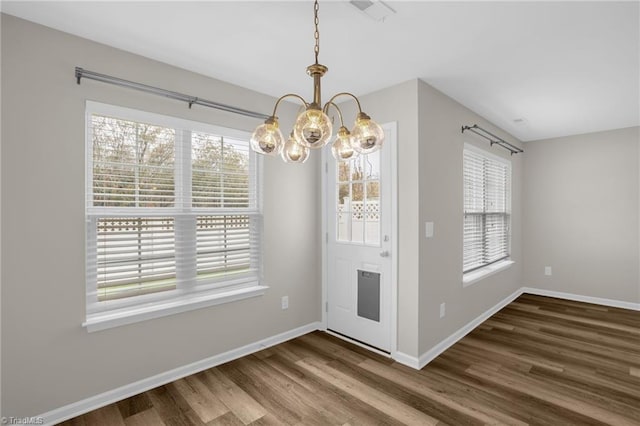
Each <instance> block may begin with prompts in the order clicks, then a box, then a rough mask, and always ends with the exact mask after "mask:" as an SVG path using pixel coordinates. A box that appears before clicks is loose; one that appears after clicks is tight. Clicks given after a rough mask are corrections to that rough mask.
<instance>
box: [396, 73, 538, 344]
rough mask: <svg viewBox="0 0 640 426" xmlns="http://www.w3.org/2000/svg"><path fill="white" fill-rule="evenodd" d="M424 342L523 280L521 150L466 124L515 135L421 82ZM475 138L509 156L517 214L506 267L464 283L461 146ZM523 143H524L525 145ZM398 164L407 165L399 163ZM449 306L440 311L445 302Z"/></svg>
mask: <svg viewBox="0 0 640 426" xmlns="http://www.w3.org/2000/svg"><path fill="white" fill-rule="evenodd" d="M418 88H419V92H418V93H419V95H418V101H419V104H418V117H419V135H420V142H419V144H420V149H419V182H420V191H419V197H420V205H419V208H420V217H419V228H418V230H417V235H419V247H420V252H419V253H420V259H419V265H420V266H419V275H420V278H419V287H420V290H419V293H420V298H419V303H420V305H419V308H418V311H419V314H420V318H419V329H420V337H419V345H420V346H419V348H420V351H419V353H420V354H424V353H425V352H427V351H429V350H430V349H432V348H433V347H434V346H435V345H437V344H438V343H439V342H441V341H442V340H443V339H445V338H446V337H448V336H450V335H451V334H452V333H454V332H455V331H457V330H458V329H460V328H461V327H463V326H464V325H466V324H467V323H469V322H470V321H472V320H473V319H475V318H476V317H478V316H479V315H481V314H482V313H484V312H485V311H487V310H488V309H489V308H491V307H493V306H494V305H495V304H496V303H498V302H499V301H501V300H503V299H504V298H505V297H507V296H509V295H510V294H512V293H513V292H514V291H515V290H517V289H518V288H520V286H521V281H520V279H521V274H522V265H523V257H522V232H521V226H522V225H521V224H522V219H521V218H522V208H521V205H522V162H523V156H522V154H517V155H513V156H510V155H509V151H507V150H505V149H503V148H500V147H499V146H497V145H494V146H493V147H490V145H489V143H488V142H487V141H486V140H485V139H483V138H481V137H479V136H477V135H474V134H473V133H469V132H465V133H464V134H462V133H461V131H460V128H461V127H462V126H463V125H473V124H478V125H479V126H481V127H483V128H485V129H487V130H488V131H490V132H492V133H494V134H496V135H498V136H501V137H503V138H504V139H505V140H507V141H508V142H510V143H513V144H515V145H517V146H520V147H522V145H521V144H520V142H519V141H518V140H517V139H516V138H514V137H513V136H511V135H509V134H507V133H505V132H503V131H501V130H500V129H498V128H496V127H495V126H493V125H492V124H491V123H489V122H487V121H486V120H484V119H482V118H481V117H480V116H478V115H477V114H476V113H474V112H473V111H471V110H469V109H467V108H465V107H464V106H462V105H461V104H459V103H458V102H456V101H454V100H453V99H451V98H449V97H448V96H446V95H444V94H443V93H441V92H439V91H437V90H436V89H434V88H433V87H431V86H429V85H428V84H426V83H424V82H422V81H420V82H419V87H418ZM465 142H466V143H470V144H473V145H475V146H477V147H479V148H481V149H483V150H486V151H488V152H491V153H493V154H495V155H499V156H501V157H504V158H507V159H508V160H510V161H511V168H512V216H511V228H512V236H511V248H512V249H511V259H512V260H513V261H515V264H514V265H512V266H511V267H510V268H509V269H507V270H504V271H501V272H498V273H497V274H495V275H492V276H489V277H486V278H484V279H483V280H481V281H478V282H476V283H474V284H472V285H470V286H468V287H463V286H462V229H463V206H462V201H463V200H462V198H463V196H462V188H463V185H462V180H463V176H462V151H463V148H464V143H465ZM525 149H526V148H525ZM400 167H403V165H401V166H400ZM424 222H433V223H434V236H433V237H432V238H426V237H425V236H424V232H425V230H424V226H425V225H424ZM443 302H444V303H445V304H446V314H445V316H444V317H443V318H440V304H441V303H443Z"/></svg>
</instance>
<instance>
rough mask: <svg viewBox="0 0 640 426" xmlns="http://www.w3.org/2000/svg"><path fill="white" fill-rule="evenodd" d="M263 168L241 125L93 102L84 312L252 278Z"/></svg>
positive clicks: (248, 281) (239, 283)
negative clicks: (212, 123) (216, 124)
mask: <svg viewBox="0 0 640 426" xmlns="http://www.w3.org/2000/svg"><path fill="white" fill-rule="evenodd" d="M98 105H99V104H98ZM257 169H258V166H257V159H256V157H255V154H254V153H253V152H252V151H251V150H250V149H249V143H248V135H245V134H244V133H242V132H238V131H235V130H230V129H222V128H217V127H214V126H209V125H205V124H202V123H194V122H190V121H186V120H180V119H175V118H172V117H166V116H160V115H156V114H150V113H144V112H141V111H134V110H130V109H126V108H118V107H111V106H103V107H99V106H95V105H94V106H93V107H92V108H88V110H87V197H86V198H87V205H86V216H87V246H86V247H87V250H86V254H87V260H86V265H87V312H88V313H95V312H104V311H109V310H111V309H120V308H122V307H129V306H135V305H137V304H148V303H150V302H153V301H165V300H167V299H171V298H173V297H178V296H181V295H184V294H187V293H189V294H190V293H198V292H215V291H219V290H221V289H229V288H231V287H246V286H248V285H255V284H256V283H257V282H258V280H259V276H260V239H261V222H262V218H261V214H260V211H259V202H258V197H259V193H258V188H259V184H258V170H257Z"/></svg>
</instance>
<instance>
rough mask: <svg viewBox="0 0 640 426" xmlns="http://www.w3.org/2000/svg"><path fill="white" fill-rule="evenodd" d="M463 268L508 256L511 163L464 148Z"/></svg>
mask: <svg viewBox="0 0 640 426" xmlns="http://www.w3.org/2000/svg"><path fill="white" fill-rule="evenodd" d="M463 170H464V242H463V246H464V250H463V272H465V273H466V272H470V271H473V270H475V269H478V268H482V267H483V266H486V265H489V264H491V263H495V262H498V261H500V260H503V259H506V258H508V257H509V253H510V247H509V246H510V221H511V214H510V213H511V165H510V164H509V163H508V162H507V161H506V160H502V159H498V158H497V157H495V158H494V157H493V156H489V155H485V154H482V153H480V152H478V151H477V150H475V149H469V148H465V150H464V165H463Z"/></svg>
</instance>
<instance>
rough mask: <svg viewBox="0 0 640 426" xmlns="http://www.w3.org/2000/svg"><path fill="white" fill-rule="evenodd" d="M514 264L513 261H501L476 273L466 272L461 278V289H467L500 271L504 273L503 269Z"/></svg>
mask: <svg viewBox="0 0 640 426" xmlns="http://www.w3.org/2000/svg"><path fill="white" fill-rule="evenodd" d="M514 263H515V262H514V261H513V260H503V261H501V262H496V263H493V264H491V265H488V266H485V267H484V268H481V269H478V270H477V271H473V272H468V273H466V274H464V275H463V276H462V287H469V286H470V285H472V284H475V283H477V282H478V281H480V280H483V279H485V278H487V277H490V276H491V275H494V274H497V273H498V272H500V271H504V270H505V269H507V268H510V267H511V265H513V264H514Z"/></svg>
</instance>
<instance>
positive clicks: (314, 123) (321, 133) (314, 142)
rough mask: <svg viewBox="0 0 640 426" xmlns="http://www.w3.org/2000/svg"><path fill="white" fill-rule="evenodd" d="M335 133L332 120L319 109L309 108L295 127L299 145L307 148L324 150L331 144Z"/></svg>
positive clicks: (299, 118)
mask: <svg viewBox="0 0 640 426" xmlns="http://www.w3.org/2000/svg"><path fill="white" fill-rule="evenodd" d="M331 132H333V126H332V125H331V120H329V117H327V114H325V113H324V112H322V111H321V110H319V109H314V108H309V109H307V110H306V111H304V112H302V113H301V114H300V115H299V116H298V119H297V120H296V124H295V125H294V126H293V134H294V136H295V138H296V140H297V141H298V143H300V144H302V145H303V146H306V147H307V148H313V149H317V148H322V147H323V146H325V145H326V144H327V142H329V139H330V138H331Z"/></svg>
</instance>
